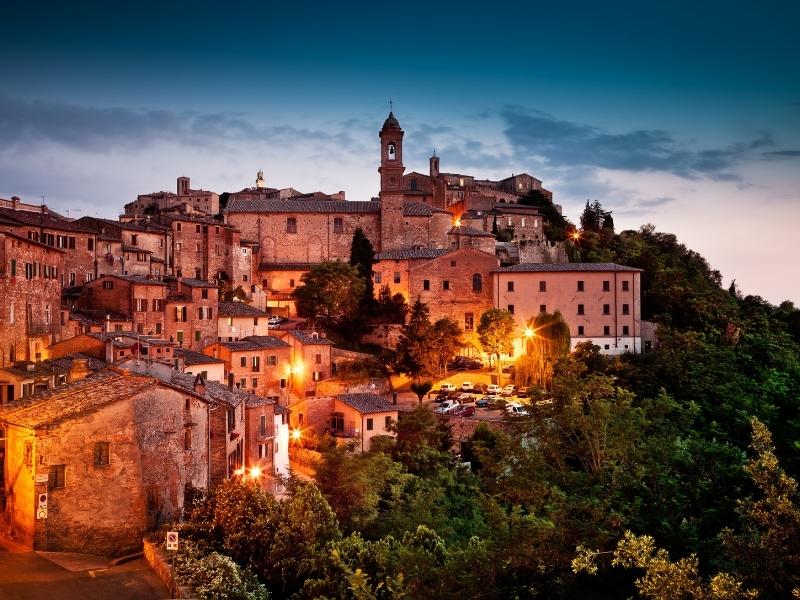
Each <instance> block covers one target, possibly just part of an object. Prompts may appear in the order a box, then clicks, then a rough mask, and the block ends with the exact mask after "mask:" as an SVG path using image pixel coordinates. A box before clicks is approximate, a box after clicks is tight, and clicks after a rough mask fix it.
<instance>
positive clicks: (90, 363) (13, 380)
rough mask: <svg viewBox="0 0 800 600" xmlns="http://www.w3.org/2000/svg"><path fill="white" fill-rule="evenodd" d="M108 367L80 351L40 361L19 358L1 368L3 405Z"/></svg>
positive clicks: (1, 402)
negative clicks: (12, 363) (19, 359)
mask: <svg viewBox="0 0 800 600" xmlns="http://www.w3.org/2000/svg"><path fill="white" fill-rule="evenodd" d="M106 366H107V363H106V362H105V361H104V360H99V359H97V358H94V357H93V356H89V355H88V354H80V353H76V354H71V355H67V356H62V357H59V358H50V359H47V360H43V361H39V362H31V361H17V362H16V363H14V365H13V366H6V367H2V368H0V405H2V404H8V403H10V402H14V401H16V400H19V399H21V398H27V397H30V396H33V395H34V394H37V393H39V392H43V391H46V390H50V389H53V388H56V387H59V386H62V385H66V384H67V383H72V381H74V377H75V376H76V374H78V375H79V376H80V377H85V376H86V375H88V374H89V373H94V372H96V371H100V370H101V369H104V368H105V367H106Z"/></svg>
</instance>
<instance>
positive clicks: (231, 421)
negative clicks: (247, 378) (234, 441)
mask: <svg viewBox="0 0 800 600" xmlns="http://www.w3.org/2000/svg"><path fill="white" fill-rule="evenodd" d="M242 381H244V380H242ZM242 387H244V386H242ZM226 416H227V417H228V431H233V430H234V429H235V428H236V409H235V408H228V409H227V412H226Z"/></svg>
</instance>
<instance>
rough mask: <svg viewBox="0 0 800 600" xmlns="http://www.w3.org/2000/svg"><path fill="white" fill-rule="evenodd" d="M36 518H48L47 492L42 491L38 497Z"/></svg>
mask: <svg viewBox="0 0 800 600" xmlns="http://www.w3.org/2000/svg"><path fill="white" fill-rule="evenodd" d="M36 518H37V519H46V518H47V492H42V493H41V494H39V495H38V496H37V498H36Z"/></svg>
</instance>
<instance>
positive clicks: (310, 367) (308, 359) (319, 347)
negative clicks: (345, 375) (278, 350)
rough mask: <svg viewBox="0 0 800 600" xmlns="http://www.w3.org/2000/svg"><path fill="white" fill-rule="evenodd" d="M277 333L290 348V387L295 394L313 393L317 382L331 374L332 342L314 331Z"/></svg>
mask: <svg viewBox="0 0 800 600" xmlns="http://www.w3.org/2000/svg"><path fill="white" fill-rule="evenodd" d="M277 335H280V336H281V339H283V340H284V341H286V342H287V343H288V344H289V346H291V348H292V354H291V364H292V367H293V372H292V375H293V381H292V388H293V390H294V393H295V394H298V395H302V394H305V395H309V394H314V393H315V392H316V389H317V383H318V382H320V381H322V380H323V379H328V378H329V377H330V376H331V371H332V366H331V365H332V363H331V350H332V349H333V342H332V341H330V340H329V339H327V338H326V337H324V336H321V335H319V334H318V333H317V332H316V331H314V332H310V333H306V332H303V331H297V330H290V331H287V332H279V333H278V334H277Z"/></svg>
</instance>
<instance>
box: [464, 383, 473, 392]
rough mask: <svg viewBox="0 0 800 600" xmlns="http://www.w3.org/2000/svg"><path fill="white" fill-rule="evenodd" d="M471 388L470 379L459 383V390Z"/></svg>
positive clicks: (465, 390) (466, 390)
mask: <svg viewBox="0 0 800 600" xmlns="http://www.w3.org/2000/svg"><path fill="white" fill-rule="evenodd" d="M471 389H472V382H471V381H465V382H464V383H462V384H461V390H462V391H464V392H468V391H470V390H471Z"/></svg>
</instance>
